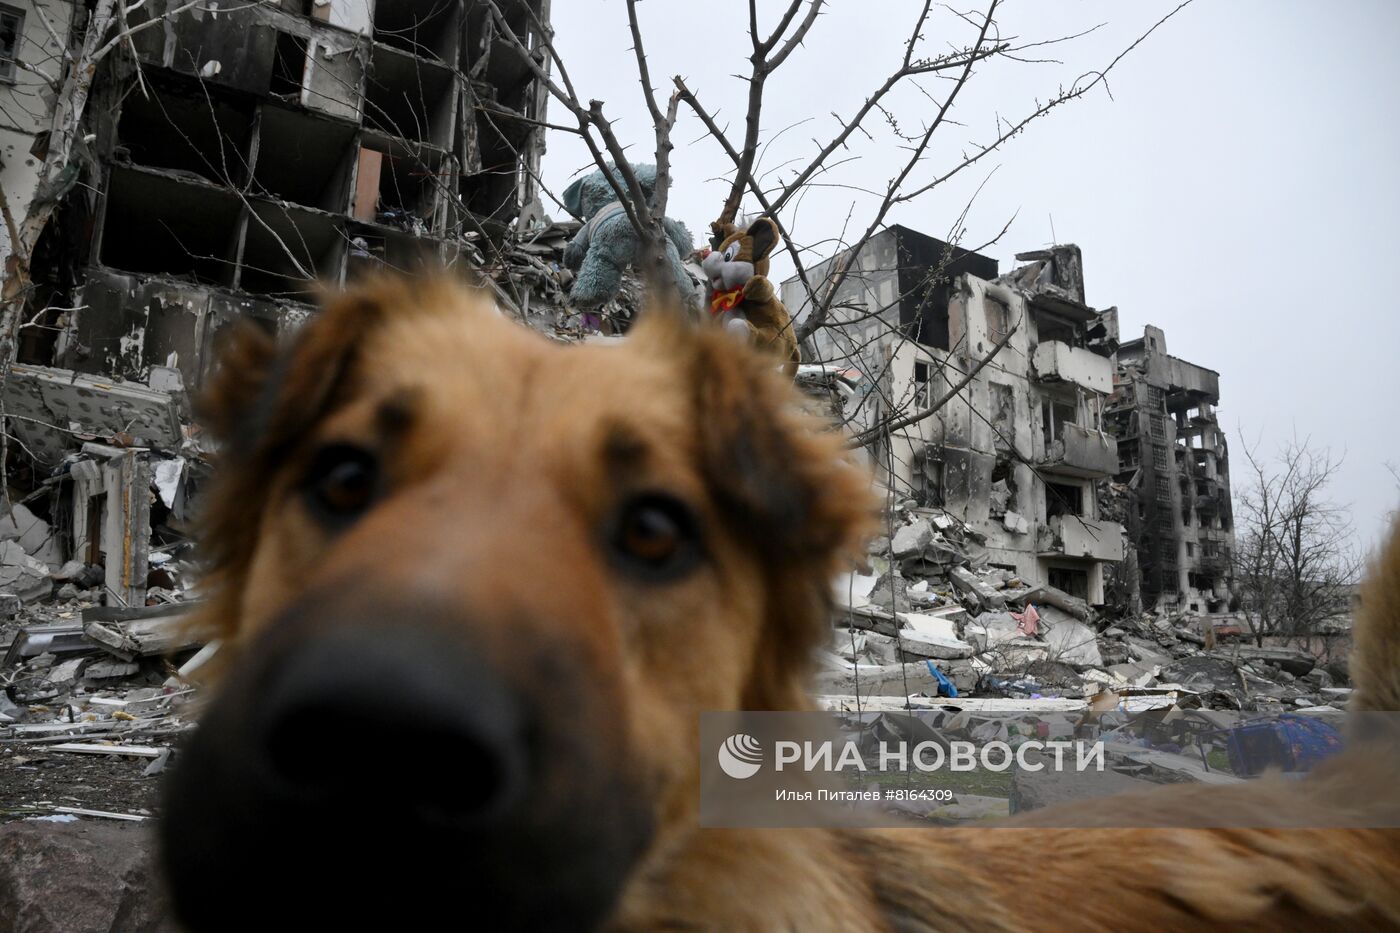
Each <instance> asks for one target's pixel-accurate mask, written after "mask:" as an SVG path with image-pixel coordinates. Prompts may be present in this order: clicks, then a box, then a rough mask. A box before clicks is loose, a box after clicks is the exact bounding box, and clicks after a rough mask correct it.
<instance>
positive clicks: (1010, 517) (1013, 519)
mask: <svg viewBox="0 0 1400 933" xmlns="http://www.w3.org/2000/svg"><path fill="white" fill-rule="evenodd" d="M1001 525H1002V527H1003V528H1005V529H1006V530H1007V531H1009V532H1011V533H1012V534H1015V535H1023V534H1026V533H1028V532H1029V531H1030V530H1031V523H1030V522H1028V521H1026V517H1025V516H1024V515H1022V514H1021V513H1019V512H1007V513H1006V514H1005V515H1003V516H1002V518H1001Z"/></svg>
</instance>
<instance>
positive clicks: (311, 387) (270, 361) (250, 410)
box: [199, 283, 395, 460]
mask: <svg viewBox="0 0 1400 933" xmlns="http://www.w3.org/2000/svg"><path fill="white" fill-rule="evenodd" d="M393 289H394V286H392V285H389V284H388V283H385V284H384V285H381V286H378V287H375V288H368V289H362V290H359V291H356V292H352V293H349V294H347V295H345V296H343V297H340V298H337V299H335V300H333V301H331V302H330V303H329V304H328V305H327V306H326V307H325V308H324V309H323V310H322V311H321V312H320V313H319V314H317V315H316V317H314V318H312V319H311V321H309V322H308V323H307V324H306V325H304V326H303V327H302V328H301V330H300V331H298V332H297V334H296V336H295V337H294V338H293V340H292V341H291V342H290V344H289V345H288V346H286V347H285V348H282V349H280V350H279V349H278V347H277V345H276V341H275V340H274V338H273V337H271V336H270V335H269V334H267V332H266V331H263V330H262V329H260V328H258V327H256V326H255V325H252V324H250V323H247V322H241V323H240V326H239V327H237V328H235V329H234V331H233V332H232V333H231V335H230V338H229V339H228V341H227V343H226V344H225V346H224V347H223V349H222V352H221V353H220V357H219V362H218V365H217V368H216V370H215V372H214V377H213V379H212V380H211V382H210V385H209V387H208V389H207V390H206V392H205V393H204V396H203V398H202V400H201V402H200V405H199V414H200V420H201V423H203V424H205V425H206V426H207V427H208V428H209V429H210V431H211V432H212V433H213V436H214V438H215V439H216V440H217V441H218V442H219V445H220V448H221V451H222V453H223V455H224V456H226V457H233V458H236V459H239V460H244V459H247V458H250V457H254V456H256V455H258V454H259V453H260V452H266V451H272V450H280V449H281V448H283V447H285V445H286V444H287V443H289V442H291V441H294V440H295V439H296V438H298V437H300V436H301V435H302V434H303V433H304V431H305V430H306V429H307V428H308V427H309V426H310V425H311V424H312V423H314V421H315V420H316V419H317V418H319V417H320V416H321V414H322V413H323V411H324V408H325V405H326V403H327V402H328V401H329V400H330V398H331V396H332V394H333V392H334V390H335V388H336V386H337V385H338V384H339V383H340V381H341V378H342V377H343V375H344V373H345V371H346V368H347V367H348V365H349V363H350V361H351V359H352V358H353V356H354V352H353V351H354V348H355V347H356V346H357V345H358V344H359V343H360V341H361V340H362V338H363V337H364V335H365V333H366V332H367V331H369V330H370V329H371V328H372V327H373V326H374V325H376V324H377V323H378V322H379V321H381V320H383V316H384V309H385V307H386V305H389V304H392V303H394V300H395V295H394V294H393Z"/></svg>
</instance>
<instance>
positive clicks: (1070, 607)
mask: <svg viewBox="0 0 1400 933" xmlns="http://www.w3.org/2000/svg"><path fill="white" fill-rule="evenodd" d="M1016 601H1017V602H1019V603H1020V604H1021V605H1022V606H1025V605H1027V604H1028V603H1035V605H1036V606H1037V607H1041V606H1055V607H1056V608H1058V609H1063V610H1064V611H1065V612H1068V613H1069V614H1070V615H1072V616H1074V617H1075V618H1076V619H1078V620H1080V621H1081V622H1085V621H1088V619H1089V604H1088V603H1087V602H1085V601H1084V600H1082V599H1080V598H1079V597H1078V596H1071V595H1069V594H1068V593H1066V592H1065V591H1064V590H1059V589H1056V588H1055V587H1053V586H1044V585H1041V586H1035V587H1032V588H1031V589H1029V590H1027V591H1026V592H1025V593H1024V594H1019V595H1018V596H1017V597H1016Z"/></svg>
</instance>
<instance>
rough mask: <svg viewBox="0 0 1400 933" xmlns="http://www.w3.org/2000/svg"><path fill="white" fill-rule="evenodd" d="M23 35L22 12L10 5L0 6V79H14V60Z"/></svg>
mask: <svg viewBox="0 0 1400 933" xmlns="http://www.w3.org/2000/svg"><path fill="white" fill-rule="evenodd" d="M23 36H24V13H23V11H21V10H17V9H15V8H14V7H11V6H0V81H13V80H14V79H15V70H16V69H15V62H17V61H19V45H20V41H21V39H22V37H23Z"/></svg>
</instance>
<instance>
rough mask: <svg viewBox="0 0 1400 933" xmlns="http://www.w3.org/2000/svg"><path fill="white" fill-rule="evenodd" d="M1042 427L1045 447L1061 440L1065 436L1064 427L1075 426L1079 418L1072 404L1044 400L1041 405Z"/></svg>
mask: <svg viewBox="0 0 1400 933" xmlns="http://www.w3.org/2000/svg"><path fill="white" fill-rule="evenodd" d="M1040 414H1041V426H1042V427H1043V428H1044V432H1045V446H1046V447H1049V446H1050V445H1051V444H1053V443H1055V442H1056V441H1058V440H1060V439H1061V438H1062V437H1063V436H1064V426H1065V425H1066V424H1075V423H1076V422H1077V420H1078V419H1077V416H1076V414H1075V406H1074V404H1073V403H1070V402H1056V401H1052V400H1051V399H1044V400H1042V401H1041V403H1040Z"/></svg>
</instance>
